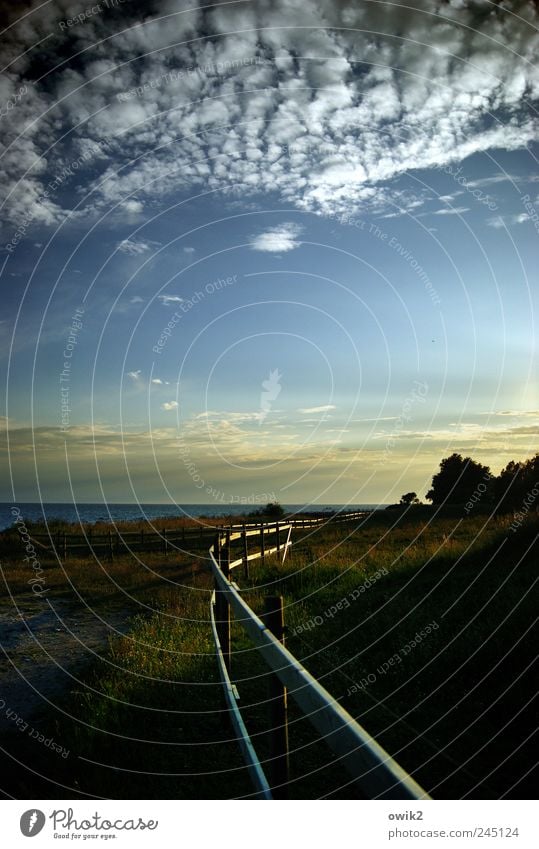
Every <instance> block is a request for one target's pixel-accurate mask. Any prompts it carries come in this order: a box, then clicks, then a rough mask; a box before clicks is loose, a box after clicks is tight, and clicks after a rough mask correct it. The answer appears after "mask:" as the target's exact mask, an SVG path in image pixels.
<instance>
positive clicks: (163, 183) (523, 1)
mask: <svg viewBox="0 0 539 849" xmlns="http://www.w3.org/2000/svg"><path fill="white" fill-rule="evenodd" d="M4 5H6V4H4ZM7 5H8V6H9V4H7ZM78 5H80V4H78ZM154 5H155V17H154V18H153V19H150V18H148V19H147V20H145V21H144V26H140V20H139V17H138V16H139V11H138V9H137V8H136V7H137V4H132V6H130V4H127V3H126V4H124V5H123V6H122V20H121V29H119V20H118V19H117V18H116V17H114V18H111V16H107V15H93V16H90V17H89V18H88V19H87V20H85V21H84V23H83V24H79V25H77V26H73V27H72V28H70V31H69V39H72V40H74V42H73V43H72V42H67V43H71V44H72V46H73V45H74V46H75V47H76V48H77V50H78V52H77V59H76V62H75V61H69V60H67V59H66V60H65V61H64V60H63V56H64V54H63V52H62V53H61V54H60V51H59V50H58V48H57V47H56V41H55V39H51V40H50V41H49V42H47V43H46V44H44V45H42V47H41V48H40V50H41V49H42V50H43V55H42V56H40V62H41V63H42V64H43V66H44V72H43V75H42V80H43V81H42V82H41V81H38V82H37V83H36V84H35V85H28V93H27V94H25V96H24V97H23V98H22V99H21V100H20V102H19V103H18V105H17V107H16V108H14V109H12V110H11V111H10V112H9V113H8V114H7V115H6V117H5V119H4V118H3V119H2V120H3V124H2V127H3V130H4V132H5V145H6V146H5V149H4V152H3V174H4V176H5V180H3V181H2V190H3V191H4V196H3V197H1V198H0V203H1V202H3V201H4V200H5V201H6V204H7V205H6V209H7V212H6V215H7V218H8V220H9V221H10V222H20V221H22V220H23V219H24V216H25V214H26V213H32V214H33V215H34V220H35V221H36V222H38V223H42V224H45V225H47V226H49V225H51V226H52V225H54V224H57V223H59V222H61V221H62V220H63V219H64V218H65V216H66V214H67V213H68V212H69V210H68V209H65V208H64V203H65V204H67V199H65V198H67V193H66V192H65V191H64V190H66V189H70V190H71V189H72V190H73V197H76V201H77V202H79V201H80V203H81V209H80V212H79V213H77V215H79V216H80V217H83V216H84V215H94V214H95V213H96V212H97V213H99V212H100V211H101V210H104V209H108V208H110V207H111V205H114V204H120V205H121V206H120V212H121V214H122V215H133V214H140V213H141V212H142V211H143V209H145V208H147V207H150V206H152V207H155V206H156V204H157V203H158V202H159V201H161V200H163V199H165V198H166V197H167V196H169V195H173V196H177V194H178V193H179V192H182V191H185V192H189V191H193V190H194V189H197V188H198V187H203V190H204V191H209V192H222V193H224V194H226V195H228V196H229V197H230V199H231V200H236V199H237V198H238V197H241V199H242V202H243V201H244V200H245V203H248V197H249V196H251V197H257V196H260V195H262V194H276V195H277V196H279V198H280V200H281V201H283V202H284V203H285V204H286V205H287V206H288V207H290V208H295V209H302V210H309V211H313V212H318V213H322V214H334V213H339V212H342V213H350V212H352V211H354V212H357V210H358V209H362V208H363V209H369V210H372V211H374V212H380V214H383V213H388V212H389V213H391V212H393V211H394V208H395V206H397V207H398V208H406V207H405V204H403V203H402V199H401V198H399V197H398V196H397V195H396V193H395V192H396V189H395V186H394V185H392V183H391V181H396V180H398V178H399V177H401V176H402V175H405V174H409V173H410V172H413V171H414V170H418V169H434V168H439V167H444V166H446V165H449V164H451V163H455V162H459V161H462V160H463V159H465V158H466V157H469V156H472V155H473V154H476V153H478V152H488V151H492V150H496V149H504V150H510V151H511V150H522V149H524V148H525V147H526V146H527V145H528V144H529V143H530V142H532V141H533V140H534V139H536V138H537V135H538V133H537V129H538V124H537V118H536V116H535V114H534V112H533V109H532V107H531V106H530V104H531V103H533V101H534V99H536V98H537V97H538V95H539V71H538V69H537V65H536V61H535V57H536V40H535V39H536V25H537V23H538V20H539V16H538V14H537V10H536V4H533V3H531V2H529V0H514V3H512V4H489V3H488V2H486V0H481V2H479V0H477V2H475V0H474V2H471V0H454V2H452V3H443V4H432V3H429V2H427V0H416V2H415V3H413V4H406V5H404V6H392V7H391V8H389V7H386V6H384V5H383V4H380V3H357V2H356V1H355V0H339V2H334V0H275V2H273V3H269V2H259V3H238V4H229V3H226V4H216V5H213V6H210V7H208V8H206V9H205V10H204V11H202V9H201V8H200V6H201V5H202V4H198V5H197V4H192V6H193V8H192V10H189V11H186V10H182V9H178V8H177V4H176V3H175V2H173V0H156V3H155V4H154ZM33 6H34V8H33V9H32V10H31V13H30V12H29V13H28V15H25V16H24V21H23V22H22V24H21V23H19V25H14V26H13V27H12V28H11V29H8V30H6V31H5V33H4V43H3V50H4V58H5V61H6V63H10V62H12V65H11V67H10V70H9V73H8V74H6V75H5V77H6V82H5V90H4V91H3V93H2V97H3V98H4V99H5V101H7V100H8V99H9V97H10V96H12V95H13V94H14V93H15V92H16V91H17V90H18V88H20V86H21V85H22V84H24V83H25V82H27V81H29V80H31V79H32V77H35V73H34V72H35V68H34V66H33V65H32V62H33V61H34V58H33V57H34V56H35V52H34V51H32V50H31V49H30V48H31V46H32V45H33V44H34V43H37V42H38V41H40V39H45V38H46V37H47V36H50V34H51V33H53V32H55V33H57V34H58V35H59V37H60V32H61V31H60V29H59V26H58V24H59V22H60V21H61V20H65V17H66V8H67V6H66V3H65V2H64V0H61V2H60V0H51V2H50V3H46V4H45V3H42V4H40V5H38V4H37V3H34V4H33ZM506 6H507V7H508V8H505V7H506ZM76 7H77V4H75V8H76ZM80 8H81V10H83V7H82V6H80ZM6 14H7V15H8V18H11V19H12V20H13V22H14V23H15V20H16V16H17V10H16V4H14V8H13V10H11V11H10V10H9V9H8V10H7V12H6ZM160 15H162V16H163V17H162V19H161V20H160V19H159V16H160ZM117 24H118V26H117ZM131 24H134V25H133V26H131ZM66 38H67V36H66ZM79 45H80V49H79ZM90 48H91V50H90ZM134 58H136V61H132V60H133V59H134ZM172 72H174V73H172ZM155 81H158V84H157V83H156V84H155V85H154V84H153V83H154V82H155ZM137 90H139V91H137ZM56 104H59V106H58V107H57V108H54V107H55V105H56ZM62 119H63V121H64V123H65V127H67V128H69V129H70V132H69V133H67V134H65V135H63V127H61V126H59V125H60V121H61V120H62ZM180 127H181V133H180V132H179V128H180ZM224 127H226V131H223V128H224ZM55 139H59V140H60V141H58V142H57V143H56V144H51V140H52V141H54V140H55ZM74 162H77V167H75V168H71V163H74ZM66 168H67V169H70V170H68V171H67V172H66V173H65V175H64V171H65V169H66ZM58 176H60V177H61V180H62V181H61V184H60V185H61V192H59V191H58V190H57V189H56V190H53V191H52V193H49V196H48V197H45V196H44V192H45V190H46V188H47V186H48V185H49V183H50V182H51V181H53V180H54V179H55V178H57V177H58ZM86 189H88V191H89V192H91V194H89V195H88V196H87V197H86V196H85V194H84V191H85V190H86ZM439 214H450V213H449V212H442V211H439ZM452 214H457V213H456V212H453V213H452ZM288 235H289V237H288V239H287V238H286V234H284V235H283V234H281V244H280V246H279V245H278V243H279V238H278V234H276V233H274V234H273V235H272V234H271V233H270V234H269V235H268V234H260V236H257V237H255V239H254V242H255V243H257V242H258V245H259V247H255V248H254V249H256V250H267V251H270V252H273V251H287V250H291V249H292V248H293V247H296V246H297V245H296V236H295V235H294V234H288ZM253 247H254V245H253ZM150 248H151V245H150V244H149V243H148V242H144V240H140V239H138V240H135V239H127V240H125V244H124V245H123V247H122V248H121V250H122V251H123V252H125V253H128V254H131V255H137V254H140V253H145V252H147V251H148V250H150Z"/></svg>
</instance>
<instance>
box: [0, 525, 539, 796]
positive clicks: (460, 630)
mask: <svg viewBox="0 0 539 849" xmlns="http://www.w3.org/2000/svg"><path fill="white" fill-rule="evenodd" d="M431 519H432V513H431V512H430V511H428V510H421V509H420V508H418V509H414V510H412V511H409V512H408V513H407V514H404V515H403V514H402V513H401V512H399V511H397V512H395V513H393V511H385V512H384V513H382V514H377V515H375V516H373V517H371V518H370V519H368V520H367V521H365V522H364V523H363V524H362V525H361V526H358V525H357V522H356V523H354V524H353V525H347V524H343V525H331V524H330V525H327V526H325V527H322V528H319V529H316V530H311V531H296V532H295V533H294V540H295V544H294V547H293V554H292V557H291V558H290V559H288V560H287V561H286V562H285V564H284V566H283V565H282V564H280V563H278V562H277V560H276V558H275V557H273V558H271V557H268V558H267V559H266V563H265V564H264V565H262V564H261V563H258V564H257V565H253V566H252V568H251V574H250V579H249V584H248V583H247V582H246V581H245V580H243V579H242V577H241V576H240V575H238V581H239V583H240V585H241V586H242V588H243V590H244V595H245V597H246V598H247V600H248V601H249V602H250V603H251V604H252V605H253V607H254V608H255V609H256V610H258V611H260V612H261V610H262V606H263V600H264V596H265V595H267V594H275V593H279V594H282V595H283V596H284V599H285V604H286V622H287V628H288V636H287V645H288V647H289V648H290V649H291V650H292V651H293V652H294V653H295V654H296V656H297V657H298V658H299V659H300V660H301V661H302V662H303V663H304V664H305V665H306V666H307V668H308V669H309V670H310V671H311V672H313V674H315V675H316V677H318V678H319V679H320V680H321V682H322V683H323V684H324V685H325V686H326V687H327V688H328V689H329V690H330V692H332V693H333V694H334V695H335V697H336V698H337V699H338V700H339V701H341V702H342V703H343V704H344V706H345V707H346V708H347V709H348V710H349V711H350V712H351V713H352V714H353V715H354V716H356V717H357V719H358V721H359V722H361V723H362V724H363V725H364V727H365V728H366V729H367V730H368V731H369V732H370V733H371V734H372V735H373V736H375V737H376V738H377V739H378V740H379V741H380V742H381V743H382V745H383V746H384V747H385V748H386V749H387V750H388V751H389V752H390V753H391V754H392V755H393V756H394V757H396V758H397V760H398V761H399V762H400V763H401V764H402V765H403V766H404V767H405V768H406V769H408V770H409V771H410V772H411V773H413V775H414V777H416V779H417V780H418V781H419V782H420V783H421V784H422V785H423V786H424V787H425V788H426V789H427V790H429V792H431V794H432V795H433V796H434V797H435V798H461V797H464V796H467V797H474V798H483V797H484V798H498V797H500V796H503V795H508V796H514V797H522V796H525V795H526V794H527V792H528V790H529V786H530V780H529V777H528V778H525V777H524V776H525V773H526V772H527V771H528V769H529V768H530V767H531V766H532V761H531V756H530V754H529V751H530V749H529V746H527V745H526V744H525V742H524V741H525V740H526V738H527V737H528V736H529V734H530V733H531V732H532V731H533V727H534V724H533V722H532V711H531V705H530V704H529V701H530V699H531V698H532V696H533V692H534V687H533V673H532V671H531V667H530V666H529V665H530V664H531V663H532V662H533V656H534V650H533V647H534V644H533V641H532V640H531V638H530V636H529V633H527V631H528V629H529V627H530V626H531V624H532V622H533V608H532V598H531V587H532V584H533V581H534V580H535V571H536V570H535V564H534V562H533V544H534V542H535V541H536V536H537V523H536V522H533V521H529V522H528V523H527V524H526V525H524V526H523V527H522V528H521V529H520V530H519V532H518V533H517V534H512V533H509V534H508V525H509V522H510V520H509V519H505V518H503V517H502V518H499V519H497V520H491V521H490V522H486V519H485V517H482V516H476V517H467V518H466V519H464V520H462V519H461V518H458V516H455V515H454V516H452V517H451V516H446V517H438V518H436V519H434V520H431ZM167 526H170V520H167ZM206 543H207V541H206V540H201V541H200V543H199V549H198V550H197V549H196V545H195V544H193V545H192V546H190V547H191V549H192V550H191V551H190V552H186V553H181V552H174V553H172V554H170V555H169V557H168V558H165V557H164V556H163V555H161V554H158V553H155V554H154V553H145V554H142V553H140V554H139V553H135V555H128V554H126V555H121V556H119V557H117V558H115V559H114V560H113V561H112V562H108V561H101V562H100V561H99V560H97V559H94V558H88V557H85V558H73V557H68V559H67V562H66V563H65V564H63V565H62V567H60V566H59V565H58V563H56V562H55V561H52V560H51V561H49V562H47V561H43V562H42V566H43V571H44V574H45V575H46V581H47V587H48V589H49V593H48V596H47V598H48V601H47V604H49V603H50V604H51V605H52V606H53V607H54V606H55V605H58V604H59V603H60V602H62V603H63V604H64V605H71V606H72V608H73V610H74V611H75V612H76V611H78V610H80V609H81V607H84V608H85V609H88V610H91V611H92V612H93V613H94V614H95V615H96V616H98V617H102V618H103V619H105V620H107V617H108V616H109V617H110V616H111V615H112V613H113V612H114V613H115V615H116V616H117V615H118V613H119V612H121V614H122V617H123V619H124V621H125V628H124V629H123V632H122V633H121V634H118V633H113V634H112V635H111V636H109V638H108V640H106V641H105V643H104V645H103V648H102V650H100V651H99V652H97V654H91V653H89V652H86V653H85V652H84V648H83V647H82V649H81V647H80V646H78V651H79V653H81V654H82V656H83V657H84V659H85V660H84V663H83V664H81V666H80V667H77V676H76V678H77V681H76V682H75V683H74V682H73V681H70V682H69V686H66V688H65V692H64V693H63V695H62V696H61V697H58V698H56V699H55V700H54V706H51V707H50V709H49V710H48V711H46V712H45V714H44V715H43V717H42V718H40V720H39V723H38V722H37V720H34V724H36V725H38V726H39V729H40V730H43V732H44V733H48V734H49V735H53V736H54V739H55V740H57V741H59V742H60V743H61V744H62V745H63V746H64V747H65V749H66V750H68V751H69V753H70V754H69V756H68V757H67V758H65V759H63V758H59V757H53V756H52V754H51V753H50V751H49V750H48V749H46V748H45V747H44V746H38V745H37V744H36V742H35V740H33V739H30V738H28V737H27V736H25V735H16V736H14V735H13V734H12V735H11V736H9V735H8V736H6V737H5V739H4V742H3V744H4V746H5V749H6V751H7V754H6V755H5V756H4V758H5V760H6V763H5V765H4V769H3V771H2V774H3V775H4V776H9V778H8V779H5V780H4V781H3V785H4V790H5V792H6V793H7V794H9V793H11V795H15V796H17V797H19V798H21V797H22V798H31V797H42V798H71V797H73V796H75V795H79V794H80V795H81V796H88V795H89V796H97V797H106V798H234V797H239V796H245V795H248V794H250V793H251V792H252V788H251V785H250V783H249V780H248V777H247V775H246V770H245V768H244V767H243V764H242V761H241V757H240V754H239V750H238V748H237V745H236V743H235V742H234V740H233V739H232V732H231V729H230V726H229V723H228V720H227V716H226V711H225V707H224V702H223V700H222V696H221V689H220V684H219V681H218V675H217V668H216V663H215V658H214V651H213V643H212V639H211V632H210V627H209V597H210V592H211V580H210V576H209V570H208V563H207V544H206ZM0 548H1V546H0ZM2 573H3V576H4V581H5V588H6V590H7V593H8V597H7V599H6V601H5V602H4V603H3V609H4V610H7V609H10V608H12V606H13V601H12V600H11V599H10V596H11V597H12V598H13V599H16V600H17V603H18V604H19V605H20V606H22V607H24V603H25V601H28V597H29V592H28V584H27V580H28V570H27V568H25V567H24V566H22V565H21V558H20V556H19V557H15V556H11V555H9V554H6V552H4V554H2ZM32 601H33V603H34V604H37V603H38V602H37V601H36V600H35V599H33V600H32ZM39 603H41V604H44V603H45V602H43V601H42V600H39ZM418 636H419V640H417V639H416V638H417V637H418ZM233 645H234V656H233V675H234V678H235V680H236V682H237V685H238V689H239V692H240V694H241V706H242V711H243V713H244V716H245V719H246V721H247V724H248V728H249V730H250V732H251V733H252V735H253V739H254V742H255V745H256V747H257V750H258V751H259V754H260V756H261V758H262V759H265V758H266V757H267V755H268V740H267V735H266V733H265V730H266V727H267V715H268V714H267V705H266V704H265V700H266V698H267V687H268V675H267V670H266V669H265V667H264V666H263V664H262V663H261V661H260V658H259V657H258V655H257V653H256V652H254V651H253V650H252V647H251V646H250V644H249V642H248V640H247V638H246V637H245V636H244V634H243V632H242V631H241V629H240V628H239V626H238V625H237V624H236V625H235V626H234V643H233ZM75 648H76V646H75V645H74V650H75ZM12 659H13V660H14V662H15V663H17V654H16V652H15V653H14V654H13V656H12ZM391 659H393V660H391ZM36 662H38V661H36ZM43 662H44V663H45V662H46V658H45V659H44V661H43ZM49 666H50V663H49ZM51 674H52V675H53V676H55V677H57V676H58V675H59V674H60V673H59V671H58V670H57V669H54V668H53V669H52V670H51ZM290 742H291V778H292V782H291V787H290V796H291V797H293V798H319V797H323V796H333V797H355V796H356V794H357V791H356V789H355V787H354V786H353V785H349V784H348V777H347V775H345V774H343V772H342V770H341V769H340V768H339V765H338V763H336V762H335V760H334V758H333V757H332V756H331V754H330V752H329V749H328V748H327V747H326V746H325V745H324V743H323V742H320V741H318V740H317V739H316V735H315V734H314V732H313V731H312V730H311V727H310V725H309V723H308V722H307V721H306V720H305V719H304V718H302V717H301V716H300V714H299V713H298V711H297V710H296V709H295V707H294V705H293V704H292V705H291V707H290ZM17 762H18V763H17ZM40 776H43V777H40ZM6 781H7V784H6Z"/></svg>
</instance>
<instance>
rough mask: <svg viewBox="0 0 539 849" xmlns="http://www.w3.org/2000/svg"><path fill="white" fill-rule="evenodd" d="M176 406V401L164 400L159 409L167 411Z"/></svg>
mask: <svg viewBox="0 0 539 849" xmlns="http://www.w3.org/2000/svg"><path fill="white" fill-rule="evenodd" d="M177 407H178V402H177V401H165V403H164V404H161V409H162V410H167V411H169V410H175V409H177Z"/></svg>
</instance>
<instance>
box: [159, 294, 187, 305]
mask: <svg viewBox="0 0 539 849" xmlns="http://www.w3.org/2000/svg"><path fill="white" fill-rule="evenodd" d="M157 297H158V299H159V300H160V301H161V303H162V304H163V306H164V307H168V306H169V305H170V304H181V303H182V301H183V298H180V296H179V295H158V296H157Z"/></svg>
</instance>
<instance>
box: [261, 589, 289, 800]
mask: <svg viewBox="0 0 539 849" xmlns="http://www.w3.org/2000/svg"><path fill="white" fill-rule="evenodd" d="M263 619H264V624H265V625H266V627H267V628H268V629H269V630H270V631H271V632H272V634H273V635H274V637H276V638H277V639H278V640H280V642H281V643H282V644H283V645H284V610H283V597H282V596H280V595H277V596H266V599H265V613H264V617H263ZM268 701H269V706H270V725H271V730H270V740H269V744H270V767H271V784H272V790H271V792H272V794H273V796H274V798H275V799H287V798H288V780H289V761H288V696H287V692H286V687H283V685H282V684H281V682H280V681H279V679H278V677H277V676H276V675H275V674H274V673H273V672H272V673H271V675H270V677H269V693H268Z"/></svg>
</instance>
